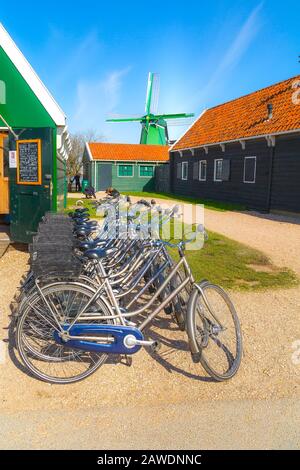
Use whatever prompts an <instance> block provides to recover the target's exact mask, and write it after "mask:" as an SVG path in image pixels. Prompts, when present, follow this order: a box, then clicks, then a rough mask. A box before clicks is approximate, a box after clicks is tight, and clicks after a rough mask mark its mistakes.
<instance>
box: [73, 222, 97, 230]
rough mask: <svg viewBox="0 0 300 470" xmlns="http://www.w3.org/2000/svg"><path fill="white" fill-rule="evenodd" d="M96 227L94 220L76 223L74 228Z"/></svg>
mask: <svg viewBox="0 0 300 470" xmlns="http://www.w3.org/2000/svg"><path fill="white" fill-rule="evenodd" d="M97 225H98V222H97V221H96V220H87V221H86V222H85V221H80V220H79V221H78V222H76V226H79V227H88V228H90V227H97Z"/></svg>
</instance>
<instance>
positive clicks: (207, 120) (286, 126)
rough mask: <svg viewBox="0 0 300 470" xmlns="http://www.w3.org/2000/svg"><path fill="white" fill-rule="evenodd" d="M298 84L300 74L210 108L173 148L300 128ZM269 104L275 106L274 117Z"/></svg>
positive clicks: (299, 84) (178, 148) (199, 145)
mask: <svg viewBox="0 0 300 470" xmlns="http://www.w3.org/2000/svg"><path fill="white" fill-rule="evenodd" d="M297 82H298V85H297ZM297 86H298V87H299V86H300V75H298V76H296V77H294V78H290V79H289V80H285V81H283V82H280V83H276V84H275V85H272V86H269V87H267V88H263V89H262V90H258V91H256V92H254V93H251V94H249V95H246V96H242V97H241V98H237V99H235V100H232V101H229V102H227V103H224V104H221V105H219V106H215V107H214V108H210V109H208V110H207V111H205V112H204V113H203V114H202V115H201V116H200V117H199V118H198V120H196V121H195V123H194V124H193V125H192V126H191V128H190V129H188V131H187V132H186V133H185V134H184V135H183V136H182V137H181V138H180V139H179V140H178V141H177V142H176V143H175V145H174V146H173V147H172V148H171V150H180V149H186V148H193V147H201V146H202V145H205V144H207V145H208V144H213V143H223V142H227V141H230V140H238V139H242V138H246V137H254V136H260V135H269V134H276V133H281V132H286V131H291V130H299V129H300V103H299V104H298V105H297V104H294V102H293V96H294V97H295V98H297V96H298V101H300V93H299V90H300V89H299V88H298V89H297ZM296 95H297V96H296ZM268 104H272V105H273V117H272V118H271V119H268V111H267V105H268Z"/></svg>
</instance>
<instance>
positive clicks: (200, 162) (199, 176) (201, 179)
mask: <svg viewBox="0 0 300 470" xmlns="http://www.w3.org/2000/svg"><path fill="white" fill-rule="evenodd" d="M202 163H205V165H206V168H205V178H201V164H202ZM198 171H199V175H198V178H199V181H206V179H207V160H199V170H198Z"/></svg>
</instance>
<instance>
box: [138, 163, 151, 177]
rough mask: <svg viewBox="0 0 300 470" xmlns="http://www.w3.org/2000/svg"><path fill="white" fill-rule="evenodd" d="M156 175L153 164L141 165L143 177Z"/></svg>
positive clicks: (141, 175)
mask: <svg viewBox="0 0 300 470" xmlns="http://www.w3.org/2000/svg"><path fill="white" fill-rule="evenodd" d="M152 176H154V166H153V165H141V166H140V177H141V178H152Z"/></svg>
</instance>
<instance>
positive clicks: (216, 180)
mask: <svg viewBox="0 0 300 470" xmlns="http://www.w3.org/2000/svg"><path fill="white" fill-rule="evenodd" d="M223 160H224V159H223V158H216V159H215V160H214V181H215V182H216V183H222V179H217V178H216V176H217V175H216V173H217V162H222V165H223Z"/></svg>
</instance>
